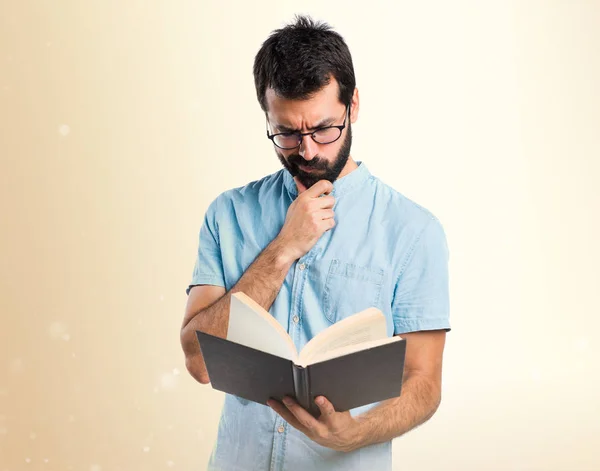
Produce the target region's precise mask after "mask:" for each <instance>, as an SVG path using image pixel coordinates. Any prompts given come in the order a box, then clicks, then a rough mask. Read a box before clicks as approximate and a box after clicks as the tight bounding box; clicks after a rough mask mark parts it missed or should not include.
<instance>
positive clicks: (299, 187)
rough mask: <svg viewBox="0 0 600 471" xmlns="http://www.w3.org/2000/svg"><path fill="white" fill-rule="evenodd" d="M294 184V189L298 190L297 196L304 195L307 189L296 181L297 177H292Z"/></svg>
mask: <svg viewBox="0 0 600 471" xmlns="http://www.w3.org/2000/svg"><path fill="white" fill-rule="evenodd" d="M294 182H296V187H297V188H298V194H299V195H301V194H302V193H304V192H305V191H306V190H307V188H306V187H305V186H304V185H303V184H302V182H301V181H300V180H299V179H298V177H294Z"/></svg>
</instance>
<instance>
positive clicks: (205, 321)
mask: <svg viewBox="0 0 600 471" xmlns="http://www.w3.org/2000/svg"><path fill="white" fill-rule="evenodd" d="M254 78H255V85H256V91H257V96H258V100H259V102H260V105H261V107H262V109H263V110H264V111H265V115H266V126H267V136H268V138H269V139H270V140H271V141H272V144H273V145H274V149H275V152H276V154H277V155H278V157H279V160H280V161H281V163H282V165H283V167H284V169H281V170H279V171H278V172H276V173H274V174H272V175H268V176H266V177H264V178H263V179H261V180H259V181H255V182H252V183H249V184H248V185H246V186H243V187H240V188H236V189H233V190H229V191H226V192H224V193H222V194H221V195H219V196H218V197H217V198H216V199H215V200H214V201H213V202H212V203H211V205H210V207H209V209H208V211H207V213H206V216H205V218H204V222H203V225H202V227H201V229H200V236H199V249H198V258H197V260H196V265H195V268H194V273H193V277H192V280H191V283H190V285H189V287H188V288H187V290H186V292H187V293H188V294H189V297H188V303H187V307H186V312H185V317H184V321H183V326H182V329H181V342H182V346H183V350H184V352H185V355H186V365H187V369H188V370H189V372H190V373H191V375H192V376H193V377H194V378H195V379H196V380H198V381H199V382H200V383H202V384H207V383H208V382H209V380H210V379H209V377H208V374H207V371H206V367H205V365H204V362H203V359H202V355H201V353H200V349H199V346H198V342H197V340H196V336H195V330H201V331H204V332H208V333H210V334H213V335H217V336H221V337H225V336H226V334H227V325H228V315H229V314H228V311H229V303H230V295H231V293H233V292H236V291H243V292H244V293H246V294H247V295H249V296H250V297H251V298H253V299H254V300H255V301H257V302H258V303H259V304H261V305H262V306H263V307H264V308H265V309H266V310H269V312H270V313H271V314H272V315H273V316H274V317H275V318H276V319H277V320H278V321H279V322H280V323H281V324H282V325H283V326H284V327H285V328H286V329H287V331H288V332H289V334H290V336H291V337H292V339H293V340H294V343H295V344H296V347H297V348H298V350H300V349H301V348H302V347H303V346H304V345H305V344H306V343H307V342H308V341H309V340H310V339H311V338H312V337H313V336H314V335H316V334H317V333H319V332H320V331H321V330H323V329H325V328H326V327H328V326H329V325H331V324H332V323H335V322H337V321H339V320H341V319H343V318H344V317H346V316H349V315H351V314H354V313H356V312H358V311H360V310H363V309H365V308H367V307H370V306H375V307H377V308H379V309H380V310H381V311H382V312H383V313H384V315H385V317H386V319H387V328H388V334H389V335H398V334H401V336H402V337H404V338H406V339H407V351H406V360H405V380H404V384H403V389H402V394H401V396H400V397H398V398H394V399H390V400H387V401H382V402H380V403H377V404H370V405H367V406H364V407H361V408H357V409H353V410H352V411H345V412H337V411H335V410H334V409H333V407H332V406H331V404H330V403H329V402H328V401H327V398H322V397H319V398H317V400H316V402H317V404H318V406H319V407H320V409H321V412H322V415H321V417H320V418H319V419H318V420H317V419H314V418H313V417H312V416H311V415H309V414H308V412H307V411H305V410H304V409H303V408H302V407H301V406H299V405H298V404H296V403H295V402H294V401H291V402H290V403H289V404H288V405H285V404H282V403H278V402H272V403H271V404H270V407H266V406H264V405H262V404H257V403H254V402H250V401H247V400H244V399H242V398H239V397H237V396H233V395H229V394H226V397H225V404H224V408H223V411H222V416H221V420H220V423H219V431H218V437H217V443H216V445H215V447H214V449H213V453H212V456H211V459H210V463H209V469H220V470H253V471H258V470H261V471H262V470H265V471H266V470H291V471H295V470H299V471H305V470H315V469H318V470H321V469H322V470H325V469H327V470H344V471H349V470H389V469H391V440H392V439H393V438H394V437H397V436H400V435H402V434H404V433H406V432H407V431H409V430H411V429H413V428H414V427H416V426H418V425H420V424H422V423H423V422H425V421H426V420H428V419H429V418H430V417H431V416H432V415H433V414H434V412H435V411H436V410H437V408H438V406H439V403H440V400H441V370H442V354H443V350H444V342H445V335H446V332H447V331H449V330H450V325H449V320H448V319H449V307H448V269H447V262H448V248H447V246H446V238H445V234H444V231H443V228H442V226H441V224H440V222H439V221H438V219H437V218H436V217H435V216H433V215H432V214H431V213H430V212H429V211H428V210H426V209H425V208H423V207H421V206H419V205H417V204H416V203H414V202H412V201H411V200H409V199H408V198H406V197H404V196H403V195H401V194H400V193H398V192H397V191H395V190H393V189H392V188H390V187H389V186H387V185H386V184H384V183H382V182H381V181H380V180H379V179H378V178H376V177H375V176H373V175H371V173H370V172H369V170H368V169H367V167H366V166H365V164H364V163H362V162H360V161H358V162H357V161H355V160H354V159H353V158H352V157H351V156H350V148H351V143H352V130H351V124H352V123H354V122H356V120H357V118H358V110H359V96H358V90H357V89H356V87H355V79H354V70H353V65H352V58H351V55H350V52H349V50H348V47H347V46H346V44H345V42H344V40H343V39H342V37H341V36H340V35H339V34H337V33H336V32H334V31H332V30H331V28H330V27H329V26H328V25H326V24H323V23H315V22H314V21H312V20H311V19H310V18H307V17H297V18H296V22H295V23H294V24H291V25H288V26H286V27H284V28H282V29H279V30H276V31H274V32H273V33H272V34H271V36H270V37H269V38H268V39H267V40H266V41H265V42H264V43H263V45H262V47H261V49H260V51H259V52H258V54H257V55H256V58H255V63H254ZM378 138H385V136H378ZM391 149H393V146H392V147H391ZM394 158H397V157H394ZM321 400H322V403H319V402H320V401H321Z"/></svg>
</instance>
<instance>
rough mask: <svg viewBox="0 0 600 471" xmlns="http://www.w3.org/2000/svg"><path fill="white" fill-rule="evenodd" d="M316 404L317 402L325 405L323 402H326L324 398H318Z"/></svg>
mask: <svg viewBox="0 0 600 471" xmlns="http://www.w3.org/2000/svg"><path fill="white" fill-rule="evenodd" d="M315 402H316V403H317V404H323V402H324V401H323V398H322V397H317V398H316V399H315Z"/></svg>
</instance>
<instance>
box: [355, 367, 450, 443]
mask: <svg viewBox="0 0 600 471" xmlns="http://www.w3.org/2000/svg"><path fill="white" fill-rule="evenodd" d="M440 390H441V387H440V384H436V383H435V382H433V381H432V380H431V379H430V378H426V377H424V376H419V375H418V374H414V375H412V376H408V377H407V379H406V380H405V381H404V383H403V385H402V394H401V395H400V397H397V398H393V399H389V400H387V401H383V402H382V403H381V404H379V405H377V406H375V407H374V408H373V409H371V410H369V411H367V412H365V413H364V414H361V415H359V416H358V417H357V418H356V419H357V422H358V424H357V433H356V441H355V443H354V446H353V449H357V448H362V447H364V446H368V445H373V444H375V443H383V442H386V441H389V440H392V439H393V438H395V437H398V436H400V435H403V434H405V433H406V432H408V431H409V430H412V429H413V428H415V427H417V426H419V425H421V424H423V423H424V422H426V421H427V420H429V419H430V418H431V417H432V416H433V414H434V413H435V411H436V410H437V408H438V406H439V404H440V401H441V392H440Z"/></svg>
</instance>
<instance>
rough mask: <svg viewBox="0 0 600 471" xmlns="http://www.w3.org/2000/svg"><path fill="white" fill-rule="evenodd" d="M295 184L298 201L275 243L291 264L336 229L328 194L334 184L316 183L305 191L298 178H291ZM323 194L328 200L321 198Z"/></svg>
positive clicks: (333, 199) (333, 201)
mask: <svg viewBox="0 0 600 471" xmlns="http://www.w3.org/2000/svg"><path fill="white" fill-rule="evenodd" d="M294 181H295V182H296V186H297V187H298V198H296V200H294V202H293V203H292V204H291V205H290V207H289V208H288V211H287V215H286V217H285V223H284V224H283V227H282V228H281V231H280V232H279V235H278V236H277V241H278V242H279V243H280V244H281V246H282V249H283V250H284V251H285V252H286V253H287V254H289V256H290V257H292V259H293V260H298V259H299V258H300V257H302V256H303V255H305V254H306V253H307V252H308V251H309V250H310V249H311V248H312V247H313V246H314V245H315V244H316V243H317V240H319V238H320V237H321V236H322V235H323V233H325V232H326V231H328V230H330V229H332V228H333V226H335V220H334V212H333V209H332V208H333V204H334V203H335V198H334V197H333V196H331V195H330V194H329V193H331V192H332V191H333V184H332V183H331V182H330V181H328V180H319V181H318V182H317V183H315V184H314V185H313V186H311V187H310V188H308V189H307V188H306V187H305V186H304V185H302V183H301V182H300V181H299V180H298V177H294ZM323 194H325V195H328V196H323V197H320V196H321V195H323Z"/></svg>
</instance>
